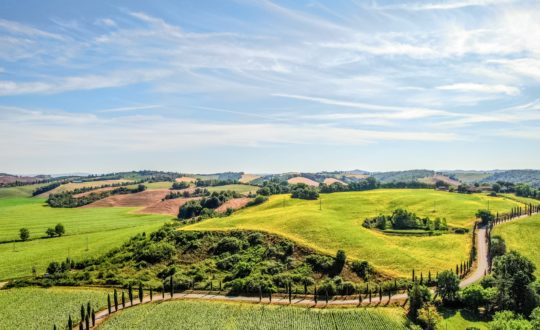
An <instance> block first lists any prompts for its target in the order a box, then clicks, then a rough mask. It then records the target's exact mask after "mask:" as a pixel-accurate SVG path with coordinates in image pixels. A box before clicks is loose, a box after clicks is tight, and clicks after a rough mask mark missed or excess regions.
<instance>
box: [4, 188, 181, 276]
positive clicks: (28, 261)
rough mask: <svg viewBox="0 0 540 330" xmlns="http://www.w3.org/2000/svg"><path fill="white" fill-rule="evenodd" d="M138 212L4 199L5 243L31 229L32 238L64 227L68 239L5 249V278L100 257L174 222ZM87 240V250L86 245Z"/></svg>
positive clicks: (42, 200)
mask: <svg viewBox="0 0 540 330" xmlns="http://www.w3.org/2000/svg"><path fill="white" fill-rule="evenodd" d="M133 210H134V209H133V208H88V209H63V208H50V207H47V206H45V205H44V199H40V198H14V199H13V198H5V199H0V241H6V240H13V239H18V235H19V229H20V228H22V227H26V228H28V229H29V230H30V234H31V237H32V238H37V237H41V236H43V235H44V233H45V230H46V228H48V227H54V226H55V225H56V224H57V223H59V222H60V223H62V224H63V225H64V227H65V228H66V236H64V237H60V238H53V239H36V240H33V241H29V242H17V243H7V244H0V279H2V278H11V277H17V276H24V275H29V274H31V269H32V266H33V265H35V266H36V267H37V270H38V272H43V271H44V270H45V267H46V266H47V265H48V263H49V262H50V261H51V259H54V258H56V259H57V260H58V259H63V258H66V257H67V256H68V254H69V255H70V256H71V257H76V258H77V257H81V256H84V255H96V254H98V253H103V252H105V251H107V250H108V249H110V248H112V247H115V246H119V245H121V244H122V243H123V242H124V241H125V240H126V239H128V238H129V237H131V236H133V235H135V234H137V233H140V232H143V231H146V232H150V231H153V230H155V229H157V228H159V227H160V226H161V225H162V224H163V223H164V222H166V221H167V220H168V219H170V217H168V216H163V215H143V214H135V213H132V212H131V211H133ZM87 239H88V251H86V241H87Z"/></svg>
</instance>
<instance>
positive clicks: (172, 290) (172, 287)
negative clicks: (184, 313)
mask: <svg viewBox="0 0 540 330" xmlns="http://www.w3.org/2000/svg"><path fill="white" fill-rule="evenodd" d="M170 286H171V299H172V297H173V296H174V283H173V277H172V275H171V279H170Z"/></svg>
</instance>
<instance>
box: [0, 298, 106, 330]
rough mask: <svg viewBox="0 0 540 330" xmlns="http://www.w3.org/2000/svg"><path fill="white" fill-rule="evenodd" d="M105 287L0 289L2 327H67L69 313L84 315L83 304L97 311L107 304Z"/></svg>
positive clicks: (15, 329) (75, 317)
mask: <svg viewBox="0 0 540 330" xmlns="http://www.w3.org/2000/svg"><path fill="white" fill-rule="evenodd" d="M108 292H109V291H107V290H104V289H84V288H50V289H41V288H21V289H9V290H0V306H1V308H0V329H3V330H18V329H52V328H53V325H54V324H55V323H56V326H57V328H58V329H65V326H66V325H67V321H68V315H69V314H71V317H72V319H73V321H74V322H75V321H78V320H79V319H80V308H81V304H85V306H86V303H88V302H90V304H91V306H92V307H93V308H94V309H95V310H96V311H97V310H100V309H102V308H103V307H106V306H107V293H108Z"/></svg>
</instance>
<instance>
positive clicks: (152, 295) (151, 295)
mask: <svg viewBox="0 0 540 330" xmlns="http://www.w3.org/2000/svg"><path fill="white" fill-rule="evenodd" d="M152 291H153V290H152V288H150V301H152V299H154V292H152Z"/></svg>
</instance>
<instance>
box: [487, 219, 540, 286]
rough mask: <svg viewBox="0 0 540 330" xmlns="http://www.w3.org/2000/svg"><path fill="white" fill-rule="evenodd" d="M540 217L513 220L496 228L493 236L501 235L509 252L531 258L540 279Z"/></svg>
mask: <svg viewBox="0 0 540 330" xmlns="http://www.w3.org/2000/svg"><path fill="white" fill-rule="evenodd" d="M538 232H540V215H533V216H531V217H528V218H524V219H518V220H513V221H510V222H507V223H504V224H502V225H498V226H496V227H495V229H494V231H493V235H501V236H502V237H503V238H504V240H505V241H506V248H507V250H509V251H510V250H515V251H518V252H519V253H521V254H523V255H524V256H525V257H527V258H529V259H530V260H531V261H532V262H533V263H534V264H535V265H536V272H535V274H536V276H537V277H540V254H538V250H539V249H540V241H539V240H538Z"/></svg>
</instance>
